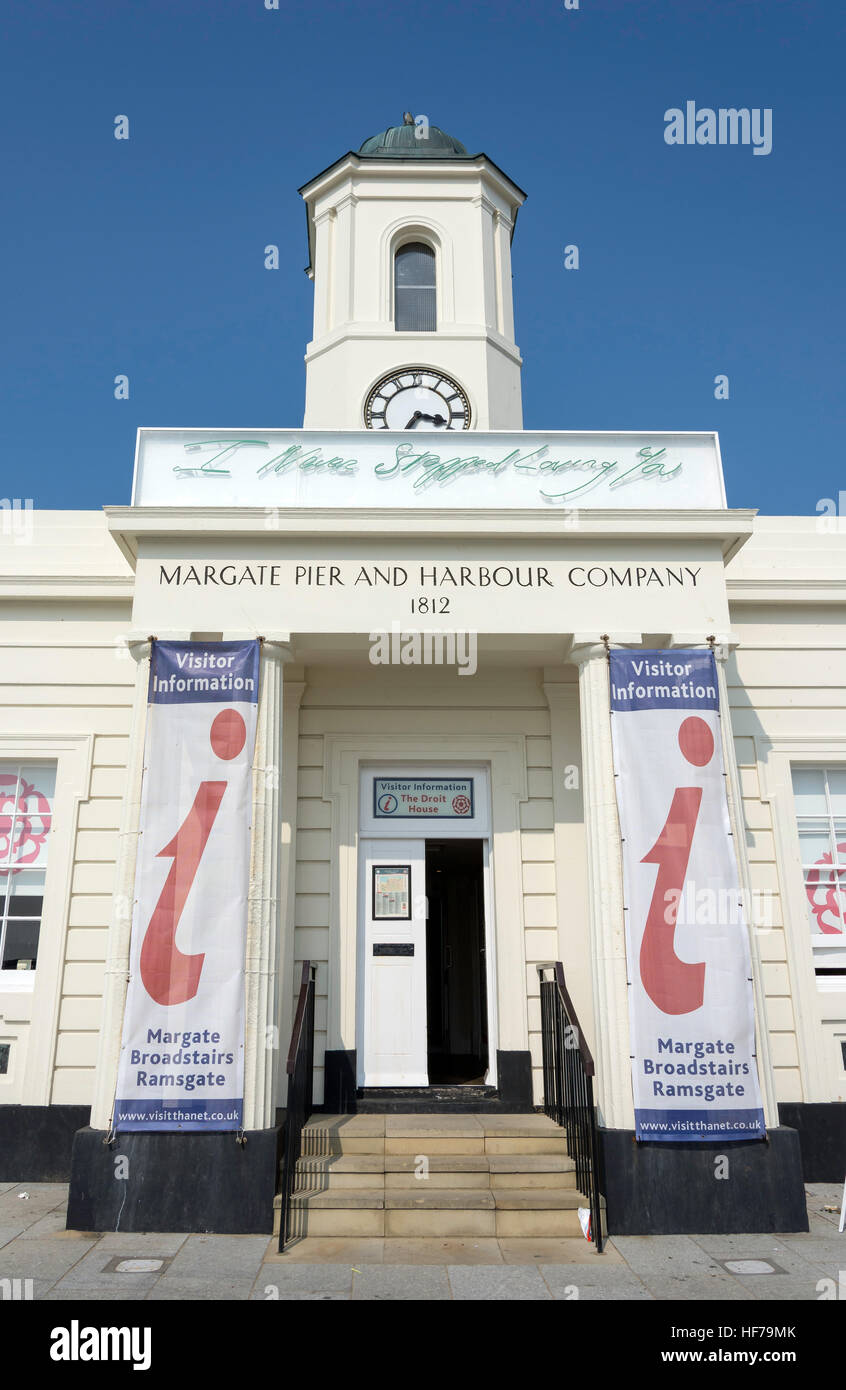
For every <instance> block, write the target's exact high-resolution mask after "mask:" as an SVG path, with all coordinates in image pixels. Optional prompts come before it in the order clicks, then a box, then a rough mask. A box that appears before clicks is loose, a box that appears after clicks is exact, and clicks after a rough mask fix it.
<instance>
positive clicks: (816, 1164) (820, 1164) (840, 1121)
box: [778, 1101, 846, 1183]
mask: <svg viewBox="0 0 846 1390" xmlns="http://www.w3.org/2000/svg"><path fill="white" fill-rule="evenodd" d="M778 1117H779V1119H780V1120H781V1123H782V1124H783V1125H790V1126H791V1128H792V1129H795V1130H796V1131H797V1133H798V1135H799V1147H800V1149H801V1150H802V1173H803V1176H804V1178H805V1182H837V1183H841V1182H843V1179H844V1178H846V1102H844V1101H829V1102H828V1103H823V1104H819V1105H818V1104H813V1105H801V1104H799V1103H798V1102H793V1101H789V1102H785V1103H784V1104H782V1105H780V1106H779V1107H778Z"/></svg>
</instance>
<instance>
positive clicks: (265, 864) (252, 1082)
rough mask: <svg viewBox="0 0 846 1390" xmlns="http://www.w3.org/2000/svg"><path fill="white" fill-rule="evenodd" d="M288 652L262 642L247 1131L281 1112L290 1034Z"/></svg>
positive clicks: (280, 644) (248, 975) (266, 1125)
mask: <svg viewBox="0 0 846 1390" xmlns="http://www.w3.org/2000/svg"><path fill="white" fill-rule="evenodd" d="M288 655H289V647H288V644H287V642H285V641H279V640H274V639H269V638H265V639H264V640H263V641H262V648H261V689H260V694H259V706H258V721H257V727H256V749H255V758H254V761H253V826H252V857H251V861H250V886H249V896H248V903H247V951H246V962H245V980H244V984H245V1022H246V1044H245V1048H244V1129H245V1130H250V1129H270V1128H271V1127H272V1125H273V1123H274V1121H275V1115H276V1073H277V1067H278V1065H279V1057H280V1047H281V1041H282V1040H280V1038H279V1031H278V1027H277V1020H278V1016H279V999H278V993H279V971H278V963H279V944H280V921H279V913H280V906H281V861H282V854H281V836H280V819H281V817H280V804H281V786H282V767H281V763H282V707H283V682H282V667H283V663H284V661H285V660H286V658H287V657H288ZM292 775H293V776H294V777H296V769H293V771H292ZM285 1045H286V1046H287V1040H286V1042H285ZM283 1064H284V1063H283Z"/></svg>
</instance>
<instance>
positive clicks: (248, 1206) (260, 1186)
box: [67, 1126, 282, 1236]
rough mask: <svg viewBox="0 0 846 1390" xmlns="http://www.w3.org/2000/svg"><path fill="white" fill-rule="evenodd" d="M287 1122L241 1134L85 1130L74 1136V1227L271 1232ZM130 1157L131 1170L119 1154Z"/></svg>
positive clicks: (70, 1225)
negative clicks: (241, 1137)
mask: <svg viewBox="0 0 846 1390" xmlns="http://www.w3.org/2000/svg"><path fill="white" fill-rule="evenodd" d="M281 1134H282V1130H281V1127H280V1126H275V1127H274V1128H273V1129H259V1130H248V1131H247V1134H246V1140H247V1142H246V1144H243V1145H242V1144H237V1143H236V1142H235V1135H234V1134H179V1133H160V1132H158V1131H156V1132H149V1131H144V1132H143V1133H133V1134H118V1135H117V1137H116V1138H115V1141H114V1143H113V1144H104V1143H103V1140H104V1139H105V1137H106V1135H105V1131H104V1130H97V1129H91V1128H89V1127H86V1128H85V1129H80V1130H79V1131H78V1132H77V1134H76V1136H75V1138H74V1142H73V1159H72V1163H71V1175H70V1194H69V1197H68V1219H67V1228H68V1230H72V1231H176V1232H183V1231H184V1232H185V1233H187V1234H193V1233H196V1232H213V1233H215V1234H218V1235H268V1236H269V1235H271V1234H272V1232H273V1198H274V1196H275V1195H276V1190H277V1185H278V1184H277V1178H278V1173H279V1156H280V1148H281ZM119 1158H126V1159H127V1164H126V1165H125V1166H126V1174H127V1175H126V1177H125V1178H122V1177H121V1176H120V1172H121V1167H122V1165H119V1164H118V1162H117V1160H118V1159H119Z"/></svg>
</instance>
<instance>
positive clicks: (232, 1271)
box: [168, 1235, 268, 1281]
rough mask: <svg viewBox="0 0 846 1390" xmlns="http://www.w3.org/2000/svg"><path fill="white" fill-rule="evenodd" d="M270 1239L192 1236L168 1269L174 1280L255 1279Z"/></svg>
mask: <svg viewBox="0 0 846 1390" xmlns="http://www.w3.org/2000/svg"><path fill="white" fill-rule="evenodd" d="M267 1243H268V1242H267V1236H212V1235H208V1236H200V1235H195V1236H188V1238H187V1239H186V1240H185V1242H184V1244H183V1245H181V1246H180V1248H179V1250H178V1252H177V1254H176V1255H175V1256H174V1258H173V1262H172V1263H171V1265H170V1267H169V1269H168V1275H169V1277H171V1278H174V1279H211V1278H213V1277H218V1278H220V1279H241V1278H246V1277H247V1276H248V1275H249V1277H250V1280H251V1281H252V1280H253V1279H255V1277H256V1275H257V1273H258V1271H259V1267H260V1266H261V1263H262V1260H263V1259H264V1256H265V1254H266V1252H267Z"/></svg>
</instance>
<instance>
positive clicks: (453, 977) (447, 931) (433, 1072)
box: [426, 838, 488, 1086]
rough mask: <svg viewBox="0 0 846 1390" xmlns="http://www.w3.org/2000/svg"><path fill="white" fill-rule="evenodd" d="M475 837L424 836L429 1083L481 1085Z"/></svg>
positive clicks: (482, 954)
mask: <svg viewBox="0 0 846 1390" xmlns="http://www.w3.org/2000/svg"><path fill="white" fill-rule="evenodd" d="M483 866H484V856H483V842H482V841H481V840H460V839H448V840H434V839H428V838H427V839H426V899H427V905H428V914H427V921H426V1013H427V1061H428V1073H429V1084H430V1085H433V1086H436V1085H449V1086H456V1085H458V1086H460V1085H465V1086H469V1085H477V1086H480V1085H484V1083H485V1079H486V1076H487V1072H488V1010H487V961H486V950H485V893H484V872H483Z"/></svg>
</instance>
